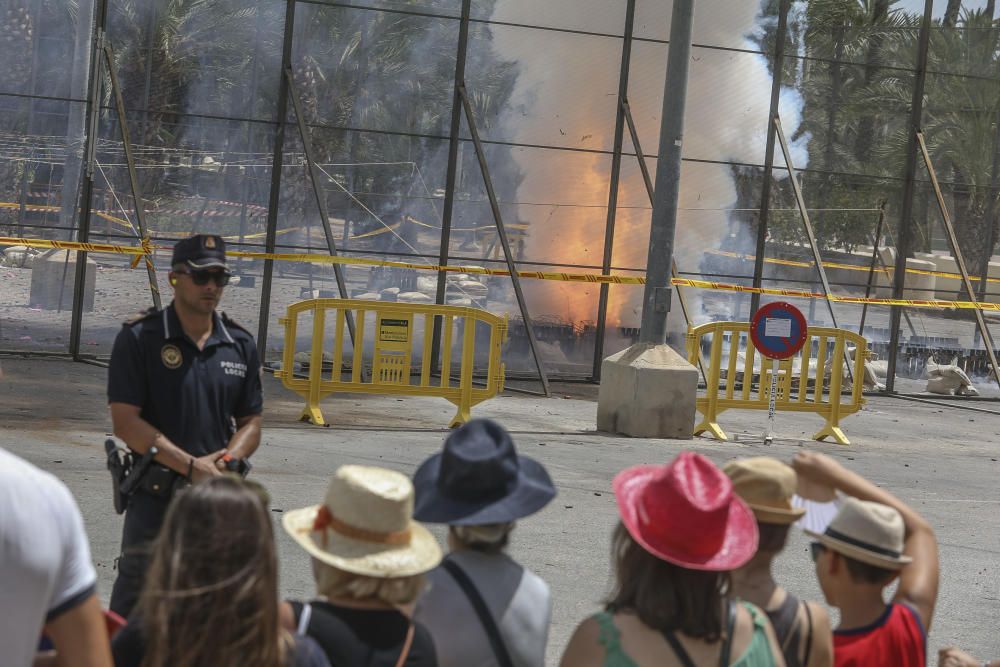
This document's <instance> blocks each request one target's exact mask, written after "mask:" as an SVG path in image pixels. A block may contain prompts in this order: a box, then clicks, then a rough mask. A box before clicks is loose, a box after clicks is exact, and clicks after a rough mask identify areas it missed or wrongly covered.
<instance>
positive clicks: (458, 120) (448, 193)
mask: <svg viewBox="0 0 1000 667" xmlns="http://www.w3.org/2000/svg"><path fill="white" fill-rule="evenodd" d="M471 13H472V0H462V22H461V25H460V26H459V29H458V52H457V54H456V57H455V83H454V89H453V95H452V99H451V128H450V129H449V134H448V171H447V174H446V175H445V185H444V211H443V212H442V214H441V245H440V249H439V251H438V266H448V256H449V254H450V251H451V247H450V246H451V220H452V216H453V215H454V210H455V187H456V181H457V180H458V151H459V147H460V145H461V140H460V138H459V134H460V133H461V131H462V96H461V93H460V92H459V89H460V88H461V87H462V86H463V85H465V59H466V56H467V55H468V53H467V52H468V50H469V15H470V14H471ZM447 286H448V274H447V273H446V272H445V271H439V272H438V280H437V292H436V294H435V297H434V303H437V304H442V305H443V304H444V298H445V289H446V288H447ZM431 341H432V342H431V368H434V369H436V368H437V367H438V363H439V362H440V360H441V318H439V317H435V318H434V331H433V333H432V338H431Z"/></svg>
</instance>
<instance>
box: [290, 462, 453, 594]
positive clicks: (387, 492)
mask: <svg viewBox="0 0 1000 667" xmlns="http://www.w3.org/2000/svg"><path fill="white" fill-rule="evenodd" d="M412 516H413V485H412V484H411V483H410V480H409V479H408V478H407V477H406V476H405V475H402V474H400V473H398V472H394V471H392V470H386V469H385V468H375V467H369V466H357V465H345V466H341V467H340V468H338V469H337V472H336V473H334V475H333V479H331V480H330V486H329V488H328V489H327V492H326V498H325V499H324V501H323V504H322V505H313V506H311V507H304V508H302V509H297V510H291V511H289V512H286V513H285V515H284V517H283V518H282V521H281V523H282V526H283V527H284V529H285V532H287V533H288V534H289V535H291V537H292V539H293V540H295V541H296V542H298V543H299V546H301V547H302V548H303V549H305V550H306V551H307V552H309V554H310V555H311V556H313V557H314V558H316V559H318V560H320V561H322V562H324V563H327V564H328V565H332V566H333V567H335V568H337V569H339V570H344V571H345V572H352V573H354V574H361V575H365V576H369V577H380V578H389V577H408V576H413V575H416V574H421V573H423V572H427V571H428V570H431V569H433V568H434V567H436V566H437V564H438V563H440V562H441V548H440V547H439V546H438V543H437V540H436V539H434V536H433V535H431V533H430V531H428V530H427V529H426V528H424V527H423V526H422V525H420V524H419V523H417V522H415V521H413V519H412Z"/></svg>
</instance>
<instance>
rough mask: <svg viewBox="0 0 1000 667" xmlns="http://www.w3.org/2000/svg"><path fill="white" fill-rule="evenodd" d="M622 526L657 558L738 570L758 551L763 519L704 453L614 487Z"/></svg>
mask: <svg viewBox="0 0 1000 667" xmlns="http://www.w3.org/2000/svg"><path fill="white" fill-rule="evenodd" d="M612 486H613V488H614V491H615V498H616V499H617V500H618V511H619V513H620V514H621V517H622V522H623V523H624V524H625V528H626V529H627V530H628V532H629V534H630V535H631V536H632V538H633V539H634V540H635V541H636V542H638V543H639V544H640V545H641V546H642V547H643V548H644V549H645V550H646V551H648V552H649V553H651V554H653V555H654V556H656V557H657V558H660V559H662V560H665V561H668V562H670V563H673V564H674V565H680V566H681V567H685V568H688V569H691V570H712V571H726V570H733V569H736V568H738V567H740V566H741V565H743V564H744V563H746V562H747V561H748V560H750V557H751V556H753V555H754V553H755V552H756V551H757V520H756V519H755V518H754V516H753V512H752V511H751V510H750V508H749V507H748V506H747V504H746V503H744V502H743V501H742V500H741V499H740V498H739V496H737V495H735V494H734V493H733V485H732V482H730V481H729V478H728V477H726V475H725V474H724V473H723V472H722V471H721V470H719V469H718V468H716V467H715V464H713V463H712V462H711V461H709V460H708V459H706V458H705V457H704V456H702V455H701V454H695V453H694V452H681V453H680V454H679V455H678V456H677V458H675V459H674V460H673V461H672V462H670V463H669V464H667V465H658V466H654V465H642V466H635V467H633V468H627V469H625V470H623V471H621V472H620V473H618V475H616V476H615V479H614V482H613V484H612Z"/></svg>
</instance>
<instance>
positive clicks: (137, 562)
mask: <svg viewBox="0 0 1000 667" xmlns="http://www.w3.org/2000/svg"><path fill="white" fill-rule="evenodd" d="M229 277H230V273H229V268H228V266H227V265H226V252H225V243H224V241H223V240H222V238H220V237H218V236H211V235H205V234H198V235H195V236H192V237H190V238H186V239H183V240H181V241H179V242H178V243H177V245H175V246H174V251H173V258H172V260H171V271H170V275H169V279H170V284H171V286H172V287H173V290H174V299H173V302H172V303H171V304H170V305H169V306H167V307H166V308H164V309H163V310H155V309H150V310H149V311H147V312H146V313H143V314H142V315H140V316H138V317H136V318H135V319H133V320H131V321H129V322H126V323H125V325H124V327H123V328H122V330H121V331H120V332H119V333H118V337H117V338H116V339H115V345H114V349H113V350H112V352H111V364H110V367H109V370H108V404H109V406H110V408H111V420H112V422H113V424H114V433H115V435H116V436H117V437H119V438H120V439H122V440H124V441H125V444H127V445H128V447H129V449H131V450H132V451H133V452H135V453H136V454H138V455H141V454H143V453H146V452H148V451H150V449H151V448H153V447H155V448H156V455H155V458H154V463H153V465H152V466H151V467H150V468H149V469H148V470H147V471H146V473H145V474H144V475H143V477H142V479H141V482H140V483H139V487H138V490H137V491H136V492H135V494H134V495H133V496H132V497H131V498H130V499H129V503H128V509H127V511H126V513H125V526H124V529H123V531H122V551H121V557H120V558H119V561H118V578H117V579H116V580H115V584H114V589H113V590H112V593H111V605H110V606H111V609H112V610H113V611H115V612H116V613H118V614H120V615H121V616H123V617H127V616H128V614H129V613H130V612H131V611H132V608H133V606H134V605H135V603H136V601H137V598H138V595H139V591H140V589H141V588H142V580H143V577H144V575H145V571H146V567H147V566H148V553H149V549H150V543H151V542H152V540H153V538H155V537H156V534H157V532H158V530H159V528H160V525H161V524H162V522H163V517H164V514H165V513H166V510H167V505H168V503H169V501H170V497H171V494H172V493H173V490H174V489H176V488H179V486H181V485H183V484H184V483H185V482H197V481H199V480H202V479H206V478H209V477H213V476H215V475H221V474H223V471H225V470H226V462H227V461H232V460H237V461H239V460H245V459H247V457H249V456H250V455H251V454H253V452H254V450H256V449H257V446H258V445H259V444H260V425H261V409H262V407H263V396H262V394H261V378H260V358H259V356H258V354H257V348H256V345H255V344H254V341H253V337H252V336H251V335H250V333H249V332H247V331H246V330H245V329H243V328H242V327H241V326H239V325H238V324H236V323H235V322H233V321H232V320H231V319H229V318H228V317H226V315H225V313H219V312H217V311H216V307H217V306H218V304H219V300H220V299H221V298H222V292H223V289H224V288H225V286H226V285H227V284H228V282H229Z"/></svg>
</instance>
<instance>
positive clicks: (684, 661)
mask: <svg viewBox="0 0 1000 667" xmlns="http://www.w3.org/2000/svg"><path fill="white" fill-rule="evenodd" d="M661 634H662V635H663V638H664V639H666V640H667V643H668V644H670V648H672V649H673V650H674V655H676V656H677V660H678V661H679V662H680V663H681V666H682V667H695V664H694V663H693V662H691V656H690V655H688V652H687V651H685V650H684V647H683V646H681V642H680V640H678V639H677V635H675V634H674V633H673V632H670V631H667V630H663V631H662V632H661Z"/></svg>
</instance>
